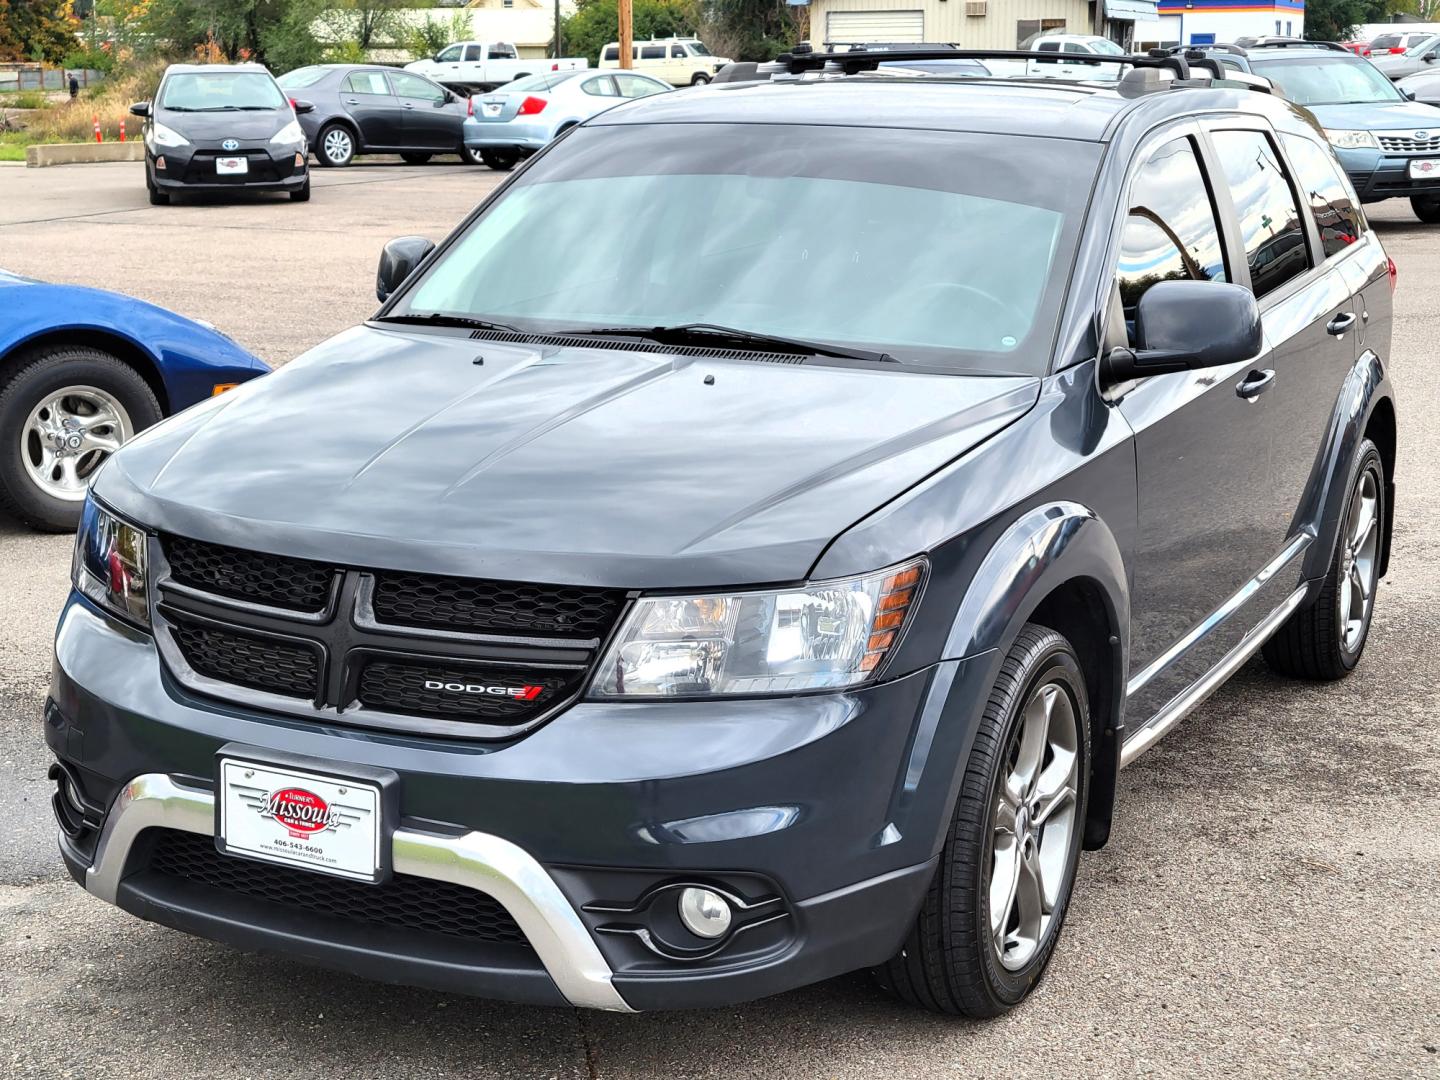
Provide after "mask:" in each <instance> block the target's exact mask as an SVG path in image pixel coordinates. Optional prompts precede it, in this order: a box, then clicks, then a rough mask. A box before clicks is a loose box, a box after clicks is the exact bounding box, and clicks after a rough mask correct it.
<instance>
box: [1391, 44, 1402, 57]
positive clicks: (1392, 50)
mask: <svg viewBox="0 0 1440 1080" xmlns="http://www.w3.org/2000/svg"><path fill="white" fill-rule="evenodd" d="M1404 51H1405V49H1404V47H1403V46H1402V47H1401V48H1398V49H1391V50H1390V55H1391V56H1399V55H1400V54H1401V53H1403V52H1404Z"/></svg>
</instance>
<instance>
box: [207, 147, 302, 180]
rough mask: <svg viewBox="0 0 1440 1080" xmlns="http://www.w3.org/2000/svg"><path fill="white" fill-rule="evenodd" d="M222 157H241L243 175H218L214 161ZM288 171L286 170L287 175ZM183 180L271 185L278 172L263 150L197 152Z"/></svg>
mask: <svg viewBox="0 0 1440 1080" xmlns="http://www.w3.org/2000/svg"><path fill="white" fill-rule="evenodd" d="M222 157H243V158H245V160H246V162H247V164H246V167H245V171H244V172H243V173H223V174H222V173H220V172H217V171H216V167H215V159H216V158H222ZM289 172H290V170H286V175H287V176H288V175H289ZM184 179H185V180H186V181H188V182H189V183H192V184H236V185H244V184H271V183H274V182H275V181H276V180H279V179H280V170H279V169H278V168H277V166H276V164H275V161H274V159H272V158H271V157H270V155H269V154H267V153H265V152H264V151H263V150H251V151H249V152H248V153H247V152H246V151H244V150H237V151H235V152H233V153H231V152H230V151H226V150H197V151H196V152H195V154H194V156H193V157H191V159H190V164H189V166H187V167H186V169H185V176H184Z"/></svg>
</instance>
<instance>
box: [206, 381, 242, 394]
mask: <svg viewBox="0 0 1440 1080" xmlns="http://www.w3.org/2000/svg"><path fill="white" fill-rule="evenodd" d="M239 385H240V384H239V383H238V382H217V383H216V384H215V385H214V387H213V388H211V390H210V396H211V397H219V396H220V395H221V394H223V393H225V391H226V390H234V389H235V387H237V386H239Z"/></svg>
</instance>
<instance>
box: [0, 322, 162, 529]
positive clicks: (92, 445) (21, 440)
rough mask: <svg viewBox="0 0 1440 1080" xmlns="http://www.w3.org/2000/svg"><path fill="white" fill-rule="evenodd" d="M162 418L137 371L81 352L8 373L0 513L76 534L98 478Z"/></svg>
mask: <svg viewBox="0 0 1440 1080" xmlns="http://www.w3.org/2000/svg"><path fill="white" fill-rule="evenodd" d="M160 418H161V412H160V404H159V402H157V401H156V400H155V394H154V391H152V390H151V389H150V387H149V385H148V384H147V383H146V382H145V380H144V379H143V378H142V377H141V376H140V375H139V373H137V372H136V371H135V369H134V368H132V367H130V366H129V365H127V364H125V363H123V362H122V361H120V360H118V359H117V358H115V357H114V356H111V355H110V354H109V353H106V352H102V351H100V350H99V349H93V348H89V347H88V346H81V345H57V346H50V347H46V348H39V349H35V350H33V351H31V352H30V353H28V354H24V355H21V356H18V357H15V358H14V362H13V363H8V364H7V365H6V366H5V369H4V370H3V371H0V511H5V512H8V513H9V514H12V515H13V516H15V517H17V518H19V519H20V520H21V521H24V522H26V523H28V524H30V525H32V526H34V527H36V528H39V529H47V530H51V531H54V532H69V531H71V530H73V529H74V528H75V526H76V524H77V523H78V522H79V520H80V509H81V506H82V505H83V503H84V500H85V492H86V489H87V488H88V487H89V483H90V479H91V478H92V477H93V476H94V475H95V473H96V472H97V471H98V470H99V468H100V466H101V465H103V464H104V463H105V461H106V460H107V459H108V458H109V457H110V455H111V454H112V453H114V452H115V451H116V450H118V449H119V448H120V445H121V444H122V443H124V442H125V441H126V440H127V439H129V438H131V437H132V436H133V435H135V434H137V433H138V432H140V431H143V430H144V429H145V428H147V427H149V426H150V425H152V424H154V423H157V422H158V421H159V420H160Z"/></svg>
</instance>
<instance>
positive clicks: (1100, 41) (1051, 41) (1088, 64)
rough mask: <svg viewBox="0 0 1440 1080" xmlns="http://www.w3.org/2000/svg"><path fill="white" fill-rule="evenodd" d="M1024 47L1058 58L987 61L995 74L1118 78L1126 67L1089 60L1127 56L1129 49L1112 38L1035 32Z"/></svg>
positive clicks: (1068, 77) (1046, 77)
mask: <svg viewBox="0 0 1440 1080" xmlns="http://www.w3.org/2000/svg"><path fill="white" fill-rule="evenodd" d="M1020 48H1021V49H1024V50H1027V51H1033V52H1049V53H1055V54H1056V56H1055V59H1054V60H1049V59H1046V60H986V61H985V66H986V67H987V68H989V69H990V71H991V72H992V73H993V74H995V75H1000V76H1011V77H1014V76H1024V77H1026V78H1031V79H1034V78H1041V79H1077V80H1078V79H1086V80H1101V81H1104V80H1110V79H1118V78H1119V77H1120V75H1121V73H1122V72H1123V71H1124V68H1122V67H1120V66H1119V65H1118V64H1100V63H1096V62H1095V61H1094V60H1089V61H1087V60H1086V57H1089V56H1096V55H1099V56H1124V55H1125V50H1124V49H1122V48H1121V47H1120V46H1119V45H1117V44H1115V42H1113V41H1110V40H1109V39H1108V38H1103V37H1097V36H1096V35H1094V34H1035V35H1033V36H1031V37H1030V38H1027V39H1026V40H1025V42H1023V43H1022V44H1021V46H1020Z"/></svg>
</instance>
